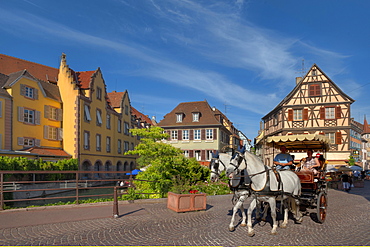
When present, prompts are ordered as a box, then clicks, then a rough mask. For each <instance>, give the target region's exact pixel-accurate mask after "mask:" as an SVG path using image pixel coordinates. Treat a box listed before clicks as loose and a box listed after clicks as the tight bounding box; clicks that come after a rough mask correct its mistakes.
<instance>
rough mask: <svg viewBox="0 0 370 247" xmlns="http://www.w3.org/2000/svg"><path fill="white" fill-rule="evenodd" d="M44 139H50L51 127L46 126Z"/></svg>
mask: <svg viewBox="0 0 370 247" xmlns="http://www.w3.org/2000/svg"><path fill="white" fill-rule="evenodd" d="M44 139H49V126H47V125H44Z"/></svg>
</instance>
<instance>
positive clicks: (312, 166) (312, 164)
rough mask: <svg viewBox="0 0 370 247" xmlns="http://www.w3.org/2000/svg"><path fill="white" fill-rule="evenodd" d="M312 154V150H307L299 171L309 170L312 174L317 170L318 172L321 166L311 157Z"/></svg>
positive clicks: (315, 158) (317, 160)
mask: <svg viewBox="0 0 370 247" xmlns="http://www.w3.org/2000/svg"><path fill="white" fill-rule="evenodd" d="M312 154H313V151H312V149H308V150H307V157H306V161H305V162H304V164H303V167H301V169H303V170H310V171H312V172H313V173H314V174H317V173H318V170H320V167H321V165H320V162H319V158H317V157H313V156H312Z"/></svg>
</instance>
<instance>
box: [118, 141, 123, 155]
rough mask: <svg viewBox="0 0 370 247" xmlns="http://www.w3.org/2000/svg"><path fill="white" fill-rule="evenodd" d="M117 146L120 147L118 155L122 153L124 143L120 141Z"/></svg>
mask: <svg viewBox="0 0 370 247" xmlns="http://www.w3.org/2000/svg"><path fill="white" fill-rule="evenodd" d="M117 146H118V150H117V151H118V153H119V154H120V153H122V141H121V140H118V143H117Z"/></svg>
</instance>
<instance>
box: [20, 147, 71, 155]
mask: <svg viewBox="0 0 370 247" xmlns="http://www.w3.org/2000/svg"><path fill="white" fill-rule="evenodd" d="M23 151H27V152H30V153H33V154H38V155H45V156H61V157H66V158H71V157H72V156H71V155H69V154H68V153H67V152H66V151H64V150H62V149H52V148H40V147H31V148H29V149H26V150H23Z"/></svg>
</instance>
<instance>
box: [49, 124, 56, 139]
mask: <svg viewBox="0 0 370 247" xmlns="http://www.w3.org/2000/svg"><path fill="white" fill-rule="evenodd" d="M57 138H58V128H56V127H52V126H49V133H48V139H51V140H57Z"/></svg>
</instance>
